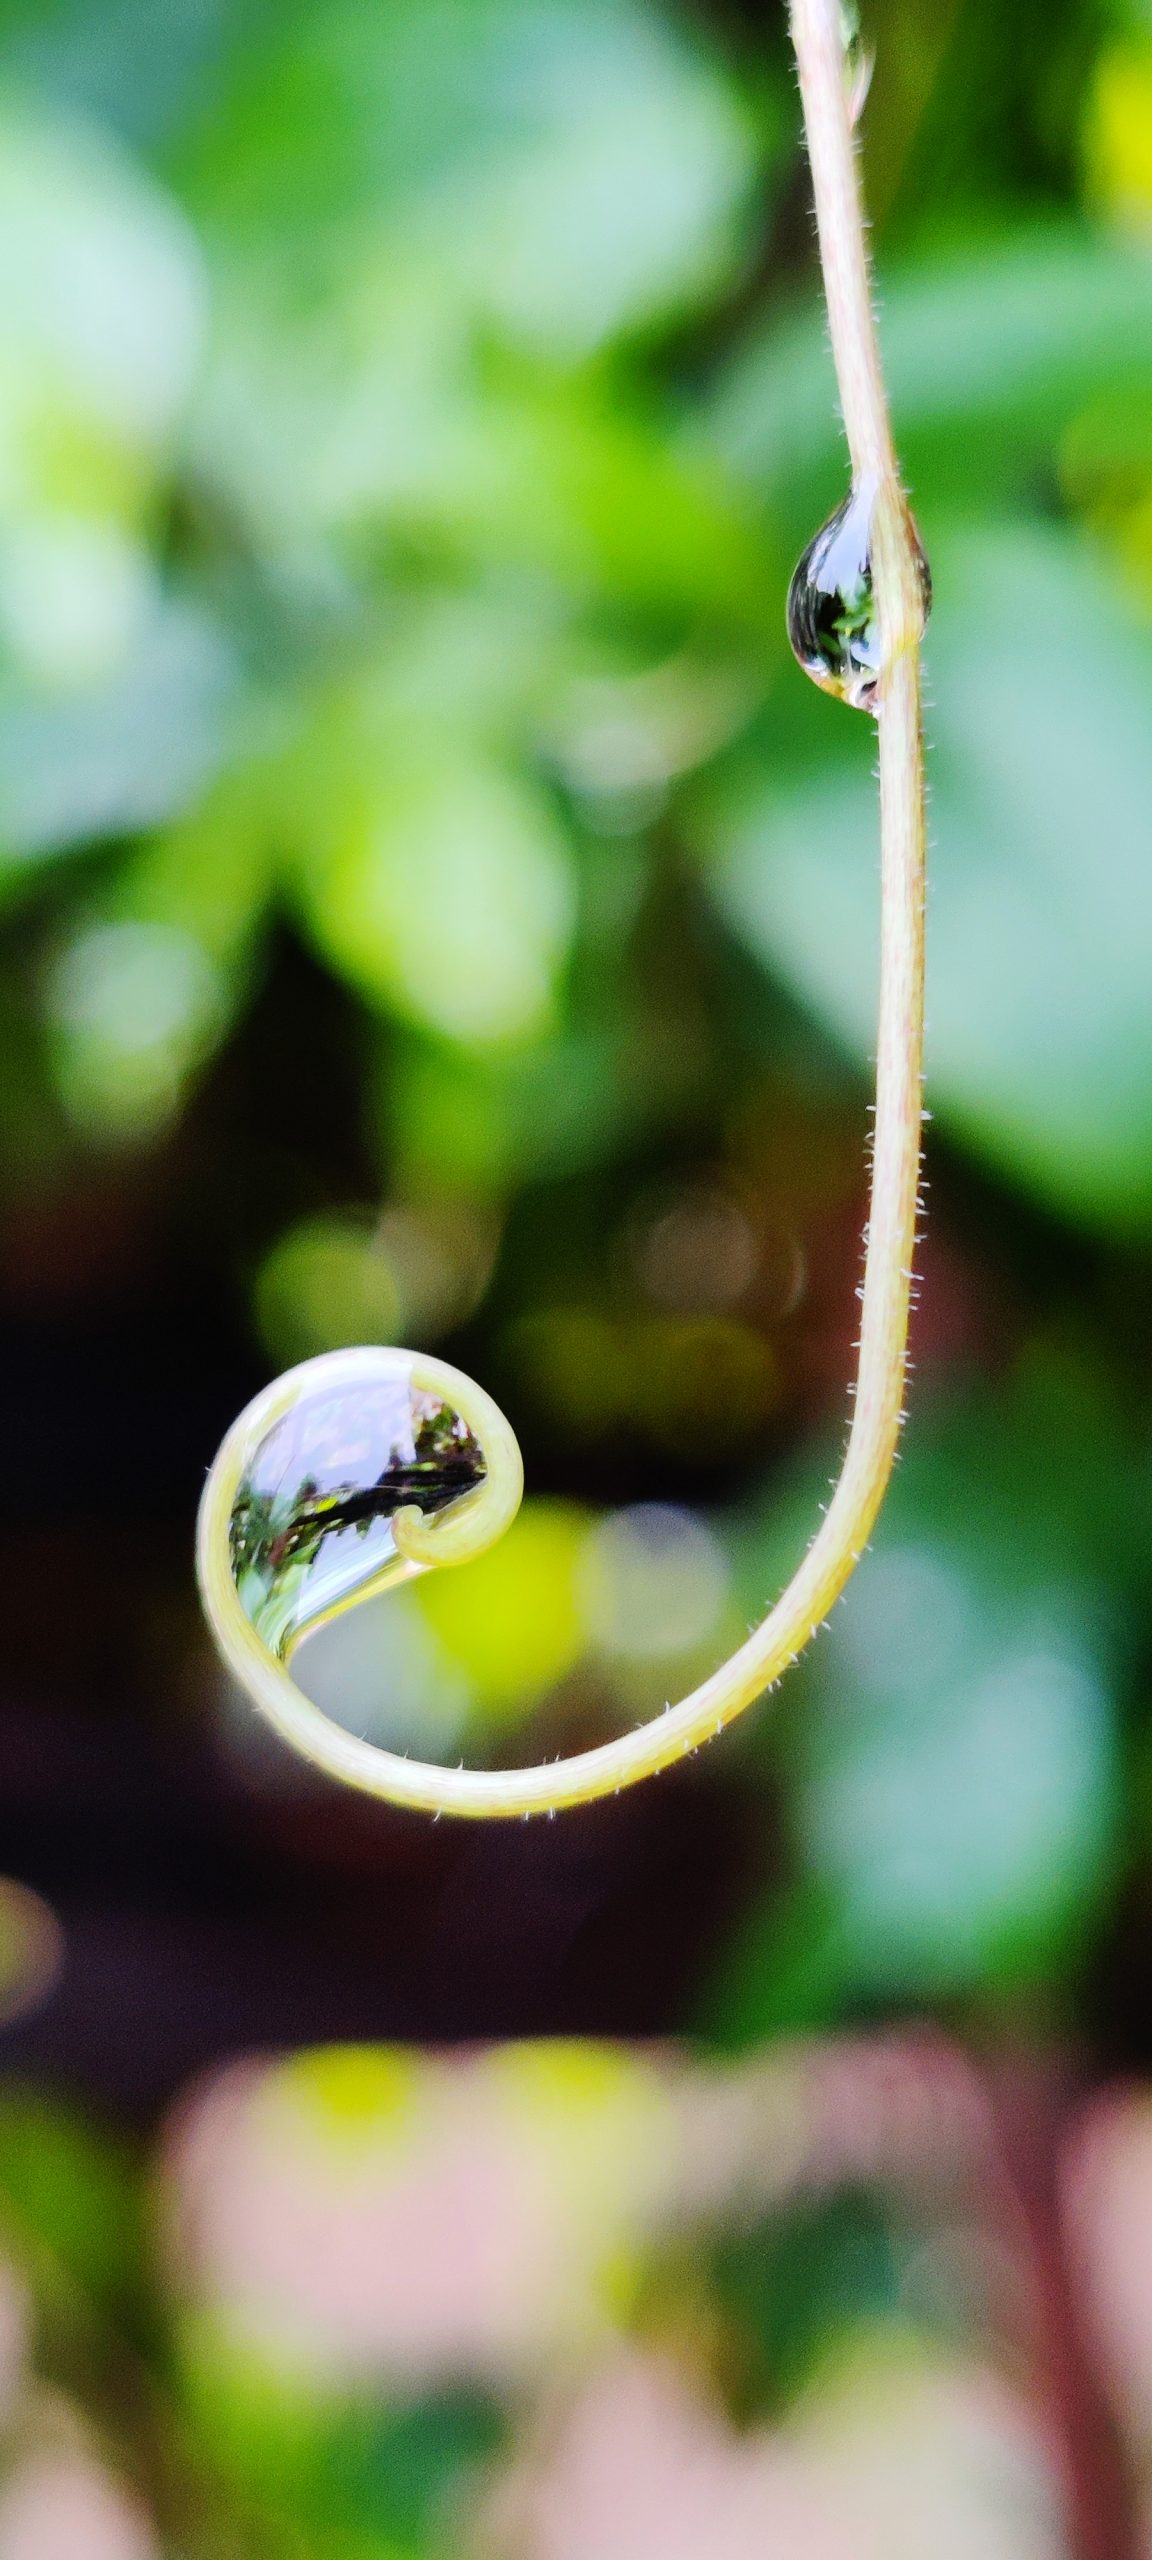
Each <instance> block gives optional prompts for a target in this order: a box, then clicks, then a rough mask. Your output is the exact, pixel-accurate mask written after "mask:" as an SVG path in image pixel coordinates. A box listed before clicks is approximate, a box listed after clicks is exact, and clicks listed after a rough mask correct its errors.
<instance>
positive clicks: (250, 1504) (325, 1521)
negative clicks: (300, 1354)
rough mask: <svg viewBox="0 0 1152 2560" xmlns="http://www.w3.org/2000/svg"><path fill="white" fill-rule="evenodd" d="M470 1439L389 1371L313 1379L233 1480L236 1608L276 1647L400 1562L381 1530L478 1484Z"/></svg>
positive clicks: (376, 1584)
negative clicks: (406, 1509) (408, 1506)
mask: <svg viewBox="0 0 1152 2560" xmlns="http://www.w3.org/2000/svg"><path fill="white" fill-rule="evenodd" d="M485 1472H486V1470H485V1465H484V1458H483V1454H482V1451H481V1449H480V1445H479V1442H478V1441H477V1440H476V1438H475V1437H474V1435H473V1433H472V1432H471V1431H470V1430H469V1427H468V1425H467V1423H466V1422H465V1421H464V1420H463V1418H462V1416H461V1415H460V1414H458V1413H456V1412H454V1410H453V1408H452V1406H451V1405H449V1404H446V1403H445V1402H444V1401H443V1399H442V1398H441V1397H439V1396H435V1395H430V1394H428V1393H427V1392H426V1391H425V1390H423V1389H421V1388H419V1387H417V1386H414V1385H413V1383H412V1380H411V1377H410V1374H409V1368H408V1364H407V1363H406V1362H403V1363H401V1362H398V1363H397V1367H396V1371H395V1374H394V1375H391V1376H390V1375H388V1374H384V1375H382V1376H380V1377H379V1378H372V1379H359V1380H356V1381H355V1382H352V1383H345V1384H344V1385H342V1386H336V1385H327V1386H317V1387H316V1388H315V1389H314V1390H313V1392H312V1393H311V1394H304V1395H302V1396H301V1398H300V1400H299V1402H298V1403H297V1404H295V1405H293V1406H292V1407H291V1409H290V1411H289V1412H288V1413H286V1414H284V1415H283V1416H282V1418H281V1420H280V1421H279V1422H276V1423H274V1424H273V1426H272V1428H271V1429H270V1430H269V1432H268V1433H267V1435H266V1437H265V1438H264V1439H263V1440H262V1441H261V1442H260V1445H259V1447H258V1449H257V1450H256V1453H255V1455H254V1457H253V1458H252V1460H251V1462H250V1464H249V1466H248V1468H247V1469H246V1472H245V1474H244V1476H243V1477H242V1479H241V1482H240V1485H239V1488H238V1490H237V1494H236V1499H235V1502H234V1503H233V1506H232V1516H231V1520H230V1523H229V1544H230V1549H231V1558H232V1572H233V1575H234V1577H235V1582H236V1589H237V1592H238V1594H239V1597H240V1602H241V1605H242V1607H243V1609H244V1611H245V1614H246V1615H247V1616H248V1617H249V1618H250V1619H251V1621H252V1624H253V1626H254V1627H255V1628H256V1630H257V1632H258V1634H259V1635H260V1636H262V1638H263V1640H264V1642H265V1644H266V1645H267V1646H268V1648H269V1650H270V1651H271V1652H273V1653H276V1654H279V1656H280V1657H281V1659H282V1660H283V1659H285V1658H286V1657H287V1655H288V1652H289V1650H290V1648H291V1647H292V1645H293V1644H294V1643H295V1642H296V1639H297V1638H298V1637H299V1636H301V1635H303V1634H304V1633H305V1632H306V1631H307V1629H308V1628H309V1627H312V1626H316V1625H318V1624H319V1622H320V1621H321V1619H323V1618H325V1617H328V1616H330V1615H331V1614H332V1613H333V1612H334V1611H335V1610H337V1609H340V1608H342V1607H345V1606H346V1605H347V1603H348V1602H349V1601H350V1600H353V1599H356V1598H358V1597H360V1596H361V1594H362V1593H364V1592H366V1591H367V1590H370V1589H371V1590H379V1589H381V1587H382V1585H383V1584H384V1583H385V1582H386V1581H387V1580H388V1579H389V1569H390V1568H391V1569H392V1571H393V1572H394V1573H396V1574H400V1573H401V1572H403V1571H404V1566H403V1564H402V1561H401V1559H400V1557H399V1556H398V1554H397V1550H396V1543H395V1540H394V1538H393V1535H392V1520H393V1516H394V1514H395V1513H396V1512H397V1511H399V1510H400V1509H401V1508H402V1507H403V1505H404V1504H405V1503H414V1504H416V1505H417V1506H418V1507H419V1509H420V1510H421V1511H423V1512H425V1513H428V1512H433V1511H443V1510H444V1509H445V1508H446V1507H447V1505H448V1504H449V1503H452V1502H456V1501H458V1500H459V1499H460V1497H461V1496H462V1495H463V1494H466V1493H470V1492H471V1491H472V1490H473V1489H474V1487H475V1486H476V1485H478V1484H480V1483H481V1482H482V1480H483V1477H484V1474H485Z"/></svg>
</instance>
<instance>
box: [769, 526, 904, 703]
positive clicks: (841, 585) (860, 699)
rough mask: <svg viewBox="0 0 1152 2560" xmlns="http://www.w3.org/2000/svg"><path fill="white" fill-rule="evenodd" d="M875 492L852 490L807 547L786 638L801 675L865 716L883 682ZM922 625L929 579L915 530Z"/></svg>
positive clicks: (791, 595)
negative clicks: (875, 579) (874, 555)
mask: <svg viewBox="0 0 1152 2560" xmlns="http://www.w3.org/2000/svg"><path fill="white" fill-rule="evenodd" d="M874 502H875V501H874V493H873V490H872V489H871V488H868V487H860V488H855V489H852V490H850V491H849V494H848V496H847V497H846V498H845V500H844V502H843V505H842V506H839V507H837V509H836V512H835V514H834V515H831V516H829V518H828V522H827V524H824V525H821V527H820V531H819V533H818V534H816V535H815V536H814V538H813V540H812V541H811V542H810V543H809V545H808V548H807V550H806V551H805V552H804V554H803V556H802V558H801V559H800V560H799V562H798V563H797V566H796V569H795V572H794V574H793V578H792V584H791V586H790V587H789V589H788V637H789V639H790V641H791V643H792V647H793V649H794V651H795V654H796V656H797V658H798V659H799V661H800V664H801V666H802V667H803V669H804V673H805V675H808V676H811V678H812V681H813V683H814V684H818V685H822V686H823V687H824V690H825V692H826V693H834V694H835V695H836V697H837V699H838V701H840V702H850V703H851V704H852V705H853V708H854V709H856V710H859V711H870V710H871V709H872V708H873V706H874V704H875V700H876V689H877V685H878V683H879V678H880V627H879V622H878V618H877V614H876V607H875V601H874V598H873V593H872V560H871V552H870V540H871V530H872V509H873V505H874ZM912 538H913V541H914V543H915V548H916V561H917V566H918V570H919V575H920V592H921V596H922V598H923V605H924V620H925V622H926V621H927V619H928V615H929V612H930V610H931V606H932V577H931V572H930V570H929V567H928V563H927V561H926V559H925V557H924V554H923V552H922V550H921V548H920V544H919V541H918V540H917V537H916V533H915V528H914V527H913V537H912Z"/></svg>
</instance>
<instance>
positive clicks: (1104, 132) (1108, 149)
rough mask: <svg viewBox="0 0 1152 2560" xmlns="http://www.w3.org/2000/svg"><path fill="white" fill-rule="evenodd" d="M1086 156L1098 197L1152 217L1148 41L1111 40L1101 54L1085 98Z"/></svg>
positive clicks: (1151, 58) (1151, 57) (1151, 54)
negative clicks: (1090, 87)
mask: <svg viewBox="0 0 1152 2560" xmlns="http://www.w3.org/2000/svg"><path fill="white" fill-rule="evenodd" d="M1085 158H1086V164H1087V172H1088V183H1089V188H1090V191H1091V193H1092V194H1093V195H1094V196H1095V198H1096V199H1097V201H1098V202H1100V203H1102V204H1105V205H1108V206H1110V207H1111V208H1112V210H1113V211H1114V212H1117V213H1120V214H1124V215H1127V216H1129V217H1134V218H1135V219H1137V220H1138V221H1141V222H1152V42H1147V41H1145V42H1143V43H1141V42H1138V41H1137V42H1128V43H1124V44H1117V45H1112V46H1111V47H1110V48H1109V49H1108V51H1107V52H1105V53H1104V54H1103V55H1102V56H1101V58H1100V61H1099V63H1098V64H1097V67H1096V76H1095V79H1094V81H1093V84H1092V91H1091V96H1090V99H1089V104H1088V115H1087V122H1086V127H1085Z"/></svg>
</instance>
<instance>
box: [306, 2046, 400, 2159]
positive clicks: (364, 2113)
mask: <svg viewBox="0 0 1152 2560" xmlns="http://www.w3.org/2000/svg"><path fill="white" fill-rule="evenodd" d="M271 2084H272V2090H273V2092H274V2094H275V2095H277V2096H280V2097H286V2098H287V2099H288V2100H289V2102H290V2104H291V2106H292V2108H293V2111H294V2112H299V2113H301V2114H302V2115H303V2116H304V2117H305V2118H306V2119H308V2121H309V2122H310V2124H311V2125H312V2127H313V2128H314V2129H315V2131H316V2132H317V2133H318V2134H320V2135H321V2136H322V2137H327V2138H328V2139H329V2140H335V2141H348V2140H352V2141H353V2142H359V2141H361V2140H363V2139H365V2138H368V2139H370V2140H372V2141H373V2142H379V2140H380V2139H381V2138H384V2139H392V2140H395V2139H396V2137H397V2136H398V2135H401V2134H403V2133H404V2132H405V2130H406V2129H407V2128H408V2127H409V2126H410V2125H411V2123H412V2120H413V2116H414V2112H415V2109H416V2104H417V2100H418V2098H419V2096H420V2094H421V2080H420V2070H419V2064H418V2062H417V2061H415V2060H414V2059H413V2058H412V2057H411V2056H410V2055H408V2054H404V2053H397V2052H395V2051H393V2050H391V2049H390V2048H389V2047H387V2046H385V2045H370V2044H335V2045H318V2046H315V2047H313V2048H312V2049H311V2050H309V2051H306V2052H304V2053H296V2054H293V2055H292V2056H291V2058H290V2059H289V2060H288V2061H286V2062H283V2063H280V2064H278V2065H277V2066H276V2068H275V2070H274V2072H273V2073H272V2075H271Z"/></svg>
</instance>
